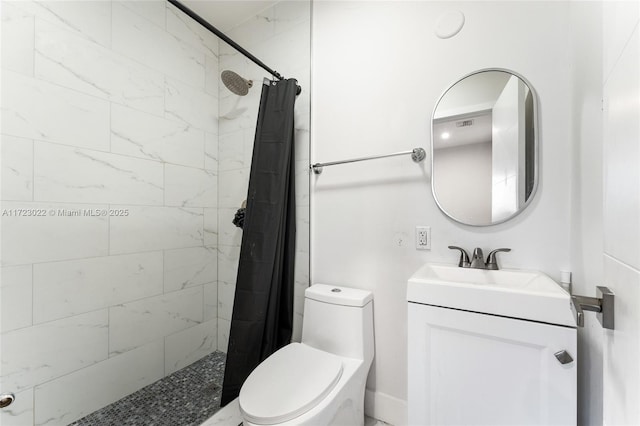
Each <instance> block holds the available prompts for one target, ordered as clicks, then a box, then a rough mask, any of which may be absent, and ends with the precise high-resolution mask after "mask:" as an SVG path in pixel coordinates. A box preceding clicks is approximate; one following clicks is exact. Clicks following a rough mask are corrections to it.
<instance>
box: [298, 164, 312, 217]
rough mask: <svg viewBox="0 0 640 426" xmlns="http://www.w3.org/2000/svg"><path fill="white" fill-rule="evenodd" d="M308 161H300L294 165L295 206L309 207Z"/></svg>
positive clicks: (309, 171) (309, 173)
mask: <svg viewBox="0 0 640 426" xmlns="http://www.w3.org/2000/svg"><path fill="white" fill-rule="evenodd" d="M311 173H312V172H311V170H310V169H309V161H307V160H302V161H296V163H295V187H296V194H295V198H296V206H299V207H301V208H305V207H308V206H309V177H310V175H311Z"/></svg>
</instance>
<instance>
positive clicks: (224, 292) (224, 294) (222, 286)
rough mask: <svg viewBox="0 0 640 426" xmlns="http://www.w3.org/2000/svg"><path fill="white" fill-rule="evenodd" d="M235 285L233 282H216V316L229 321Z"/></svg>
mask: <svg viewBox="0 0 640 426" xmlns="http://www.w3.org/2000/svg"><path fill="white" fill-rule="evenodd" d="M235 292H236V286H235V285H234V284H227V283H223V282H221V283H218V318H222V319H226V320H227V321H231V314H232V313H233V302H234V300H235Z"/></svg>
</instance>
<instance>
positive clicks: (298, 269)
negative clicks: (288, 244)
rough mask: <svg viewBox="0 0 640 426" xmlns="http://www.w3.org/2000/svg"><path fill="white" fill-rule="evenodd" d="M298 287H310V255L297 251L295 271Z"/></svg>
mask: <svg viewBox="0 0 640 426" xmlns="http://www.w3.org/2000/svg"><path fill="white" fill-rule="evenodd" d="M293 276H294V281H295V283H296V285H300V286H308V285H309V253H305V252H301V251H298V250H296V262H295V265H294V271H293Z"/></svg>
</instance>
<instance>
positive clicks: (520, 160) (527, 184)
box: [431, 69, 538, 226]
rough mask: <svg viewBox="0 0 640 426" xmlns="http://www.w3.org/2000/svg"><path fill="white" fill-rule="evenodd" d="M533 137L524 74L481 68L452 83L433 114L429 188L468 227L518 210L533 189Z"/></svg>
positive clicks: (532, 100) (533, 107) (532, 104)
mask: <svg viewBox="0 0 640 426" xmlns="http://www.w3.org/2000/svg"><path fill="white" fill-rule="evenodd" d="M537 134H538V128H537V99H536V95H535V92H534V90H533V88H532V87H531V85H529V84H528V83H527V82H526V81H525V80H524V78H522V77H521V76H519V75H517V74H515V73H513V72H511V71H507V70H501V69H490V70H482V71H478V72H475V73H473V74H470V75H468V76H466V77H464V78H462V79H461V80H459V81H457V82H456V83H455V84H453V85H452V86H451V87H449V89H447V91H446V92H444V94H443V95H442V96H441V97H440V99H439V100H438V102H437V103H436V107H435V109H434V111H433V117H432V119H431V164H432V168H431V170H432V177H431V187H432V190H433V196H434V197H435V199H436V203H437V204H438V207H440V210H442V211H443V212H444V213H445V214H446V215H447V216H449V217H450V218H452V219H453V220H456V221H458V222H460V223H464V224H466V225H473V226H486V225H495V224H497V223H500V222H504V221H506V220H508V219H510V218H512V217H514V216H515V215H517V214H518V213H520V212H521V211H522V210H523V209H524V208H525V207H526V206H527V205H528V204H529V202H530V201H531V199H532V198H533V195H534V193H535V190H536V187H537V182H538V171H537V151H538V142H537Z"/></svg>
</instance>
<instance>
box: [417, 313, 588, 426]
mask: <svg viewBox="0 0 640 426" xmlns="http://www.w3.org/2000/svg"><path fill="white" fill-rule="evenodd" d="M408 338H409V348H408V349H409V359H408V362H409V378H408V379H409V389H408V406H409V413H408V414H409V425H438V426H444V425H457V426H460V425H493V426H495V425H509V426H513V425H575V424H576V420H577V419H576V400H577V393H576V392H577V384H576V372H577V348H576V330H575V329H574V328H567V327H561V326H554V325H549V324H542V323H536V322H532V321H524V320H517V319H511V318H504V317H497V316H492V315H485V314H479V313H473V312H465V311H458V310H454V309H447V308H440V307H434V306H428V305H420V304H416V303H409V334H408ZM561 350H566V351H567V352H568V353H569V354H570V355H571V357H572V358H573V361H572V362H569V363H567V364H561V363H560V362H559V361H558V360H557V359H556V357H555V356H554V353H555V352H558V351H561Z"/></svg>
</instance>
